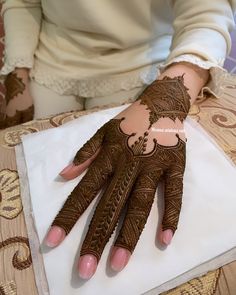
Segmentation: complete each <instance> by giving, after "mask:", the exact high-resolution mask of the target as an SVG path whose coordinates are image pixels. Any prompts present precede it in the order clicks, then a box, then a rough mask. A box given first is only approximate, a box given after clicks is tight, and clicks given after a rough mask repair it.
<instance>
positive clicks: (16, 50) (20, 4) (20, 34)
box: [0, 0, 42, 75]
mask: <svg viewBox="0 0 236 295" xmlns="http://www.w3.org/2000/svg"><path fill="white" fill-rule="evenodd" d="M1 2H2V10H1V15H2V18H3V22H4V30H5V50H4V56H3V63H4V64H3V67H2V69H1V71H0V75H7V74H8V73H10V72H12V71H13V70H14V69H15V68H16V67H26V68H32V66H33V63H34V52H35V50H36V47H37V44H38V39H39V32H40V27H41V15H42V11H41V1H40V0H3V1H1Z"/></svg>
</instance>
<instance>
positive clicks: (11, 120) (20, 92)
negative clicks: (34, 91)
mask: <svg viewBox="0 0 236 295" xmlns="http://www.w3.org/2000/svg"><path fill="white" fill-rule="evenodd" d="M4 84H5V88H6V96H5V100H6V109H7V110H6V116H5V119H4V122H2V126H1V127H2V128H6V127H10V126H14V125H17V124H20V123H25V122H27V121H30V120H32V119H33V114H34V106H33V104H32V100H30V99H29V98H28V96H29V94H28V92H26V82H25V81H24V79H23V78H22V77H20V76H19V74H18V73H17V72H12V73H10V74H8V75H7V77H6V79H5V82H4ZM24 96H27V99H25V97H24Z"/></svg>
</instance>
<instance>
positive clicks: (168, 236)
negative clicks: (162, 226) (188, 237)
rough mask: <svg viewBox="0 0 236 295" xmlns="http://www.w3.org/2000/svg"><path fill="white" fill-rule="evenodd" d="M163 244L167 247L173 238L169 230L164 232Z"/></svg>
mask: <svg viewBox="0 0 236 295" xmlns="http://www.w3.org/2000/svg"><path fill="white" fill-rule="evenodd" d="M162 235H163V242H164V243H165V244H166V245H169V244H170V242H171V240H172V238H173V232H172V230H171V229H167V230H165V231H164V232H163V233H162Z"/></svg>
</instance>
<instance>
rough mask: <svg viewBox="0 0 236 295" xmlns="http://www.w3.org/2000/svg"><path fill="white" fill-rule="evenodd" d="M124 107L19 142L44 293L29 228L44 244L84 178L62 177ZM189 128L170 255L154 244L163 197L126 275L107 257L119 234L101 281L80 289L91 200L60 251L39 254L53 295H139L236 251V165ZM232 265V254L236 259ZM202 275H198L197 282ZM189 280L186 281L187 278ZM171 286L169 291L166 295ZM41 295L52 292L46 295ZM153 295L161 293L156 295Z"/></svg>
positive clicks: (99, 273) (194, 128) (27, 212)
mask: <svg viewBox="0 0 236 295" xmlns="http://www.w3.org/2000/svg"><path fill="white" fill-rule="evenodd" d="M125 107H126V106H122V107H118V108H112V109H108V110H104V111H100V112H97V113H93V114H90V115H86V116H83V117H81V118H78V119H77V120H74V121H73V122H70V123H67V124H65V125H63V126H61V127H59V128H56V129H50V130H46V131H43V132H39V133H36V134H31V135H28V136H24V137H23V138H22V142H23V149H24V155H25V160H26V166H27V175H28V179H29V188H30V193H31V202H32V211H31V210H30V209H29V208H28V207H29V202H27V201H25V200H24V187H23V189H22V197H23V201H24V210H25V215H26V223H27V227H28V232H29V240H30V245H31V250H32V255H33V260H34V267H35V277H36V281H37V284H38V286H39V288H42V286H43V282H42V281H40V278H42V273H40V271H39V269H40V267H39V268H38V266H39V264H40V259H39V258H40V257H39V255H40V254H39V249H38V244H37V240H36V238H35V237H34V236H33V235H32V234H31V232H32V228H33V227H32V225H31V226H30V225H29V222H28V221H29V218H28V217H29V216H32V215H33V217H34V218H35V226H36V228H37V231H38V236H39V241H40V243H41V242H42V241H43V238H44V236H45V234H46V232H47V230H48V228H49V226H50V224H51V222H52V221H53V219H54V217H55V215H56V214H57V212H58V210H59V209H60V208H61V206H62V204H63V203H64V201H65V199H66V198H67V196H68V195H69V193H70V192H71V191H72V189H73V188H74V187H75V185H77V183H78V181H79V179H80V177H78V178H77V179H74V180H72V181H69V182H64V181H60V179H59V178H58V173H59V171H61V170H62V169H63V168H64V167H65V166H66V165H67V164H68V162H69V161H71V160H72V158H73V156H74V155H75V153H76V151H77V150H78V149H79V148H80V147H81V146H82V145H83V144H84V143H85V141H86V140H88V139H89V138H90V137H91V136H92V135H93V134H94V132H95V131H96V130H97V128H99V127H100V126H101V125H103V124H104V123H105V122H106V121H108V120H109V119H110V118H112V117H113V116H115V115H116V114H117V113H119V112H120V111H121V110H123V109H124V108H125ZM185 129H186V133H187V138H188V142H187V164H186V171H185V175H184V195H183V205H182V211H181V215H180V220H179V226H178V229H177V231H176V233H175V235H174V238H173V240H172V242H171V245H170V246H168V247H167V248H166V249H165V250H163V249H162V248H161V247H160V245H159V244H158V245H157V246H156V245H155V237H156V231H157V224H158V223H160V222H161V216H162V206H163V202H162V198H161V197H159V198H158V200H155V201H154V204H153V207H152V210H151V213H150V216H149V218H148V222H147V224H146V227H145V229H144V231H143V233H142V235H141V238H140V240H139V242H138V244H137V246H136V249H135V251H134V253H133V255H132V257H131V259H130V261H129V263H128V265H127V266H126V267H125V269H124V270H123V271H122V272H120V273H118V274H117V275H116V276H112V275H111V273H110V271H109V268H107V266H106V262H107V257H108V252H109V250H110V247H111V245H112V242H113V241H114V236H115V234H116V233H114V234H113V235H112V237H111V239H110V241H109V243H108V245H107V246H106V247H105V250H104V252H103V255H102V258H101V261H100V263H99V265H98V268H97V271H96V274H95V275H94V276H93V278H92V279H90V280H89V281H87V282H86V283H83V282H82V281H81V280H80V279H79V278H78V276H77V274H76V271H75V265H76V262H77V259H75V257H76V256H77V258H78V255H79V252H78V249H79V247H80V246H81V243H82V239H83V238H84V236H85V234H86V231H87V228H88V224H89V220H90V219H91V217H92V213H91V209H92V208H93V207H94V204H95V203H96V200H94V201H93V202H92V204H91V205H90V206H89V208H88V209H87V210H86V211H85V213H84V214H83V215H82V217H81V218H80V219H79V221H78V222H77V224H76V225H75V226H74V228H73V229H72V231H71V233H70V234H69V235H68V236H67V238H66V239H65V240H64V242H63V243H62V244H61V245H60V246H59V247H57V248H55V249H53V250H51V251H46V249H45V248H44V247H42V248H41V251H42V252H43V253H44V254H43V261H44V267H45V272H46V276H47V280H48V284H49V288H50V294H51V295H64V294H70V295H76V294H78V293H79V294H80V293H81V294H83V295H91V294H95V293H96V294H98V295H100V294H101V295H103V294H112V295H120V294H124V295H126V294H127V295H139V294H142V293H144V292H146V291H148V290H150V289H152V288H154V287H157V286H160V285H162V284H163V283H166V282H168V281H170V280H172V279H174V278H176V277H177V276H181V275H183V274H184V273H185V272H186V271H189V270H191V269H193V268H195V267H197V266H199V265H201V264H203V263H204V262H208V261H209V260H211V259H213V258H215V257H216V256H218V255H220V254H222V253H225V252H226V251H228V250H229V249H232V248H234V247H235V246H236V235H235V231H234V230H233V228H232V225H233V224H235V223H236V216H235V207H236V198H235V191H236V183H235V179H236V168H235V165H233V164H232V163H231V162H230V161H229V160H228V159H227V158H226V157H225V155H224V154H223V152H222V151H221V150H219V149H218V147H217V146H216V145H215V144H214V143H213V142H212V141H211V140H210V139H209V137H208V136H207V135H206V134H205V133H204V132H203V131H201V130H202V129H201V128H200V127H199V125H197V124H195V123H194V122H193V121H192V120H190V119H188V120H187V121H186V122H185ZM17 163H18V171H19V174H20V176H21V177H20V180H21V183H22V182H25V181H26V176H25V175H24V176H23V177H22V175H21V169H20V166H21V165H19V158H18V157H17ZM27 208H28V209H27ZM235 258H236V257H235V255H234V258H231V260H232V259H235ZM220 263H221V264H224V263H225V261H222V260H221V262H220ZM218 266H219V265H218ZM210 267H212V265H211V266H210ZM41 270H42V268H41ZM205 271H206V269H205ZM198 274H199V270H198V272H197V273H196V272H195V274H194V275H195V276H197V275H198ZM185 280H188V277H184V281H185ZM178 282H181V280H179V281H178ZM182 282H183V281H182ZM174 286H175V285H173V284H172V285H168V286H167V287H166V286H165V288H164V289H163V288H162V291H164V290H166V289H168V288H170V287H174ZM159 291H160V289H159ZM39 294H40V295H42V294H48V293H47V292H46V291H42V292H40V293H39ZM152 294H159V292H158V290H156V291H155V292H153V293H152Z"/></svg>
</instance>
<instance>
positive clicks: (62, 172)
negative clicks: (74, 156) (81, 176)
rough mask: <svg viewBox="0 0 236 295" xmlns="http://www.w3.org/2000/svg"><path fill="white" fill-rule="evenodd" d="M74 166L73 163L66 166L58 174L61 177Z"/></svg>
mask: <svg viewBox="0 0 236 295" xmlns="http://www.w3.org/2000/svg"><path fill="white" fill-rule="evenodd" d="M74 166H75V165H74V164H73V163H71V164H69V165H68V166H66V167H65V168H64V169H63V170H62V171H61V172H60V173H59V174H60V175H63V174H65V173H67V172H68V171H69V170H70V169H71V168H72V167H74Z"/></svg>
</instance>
